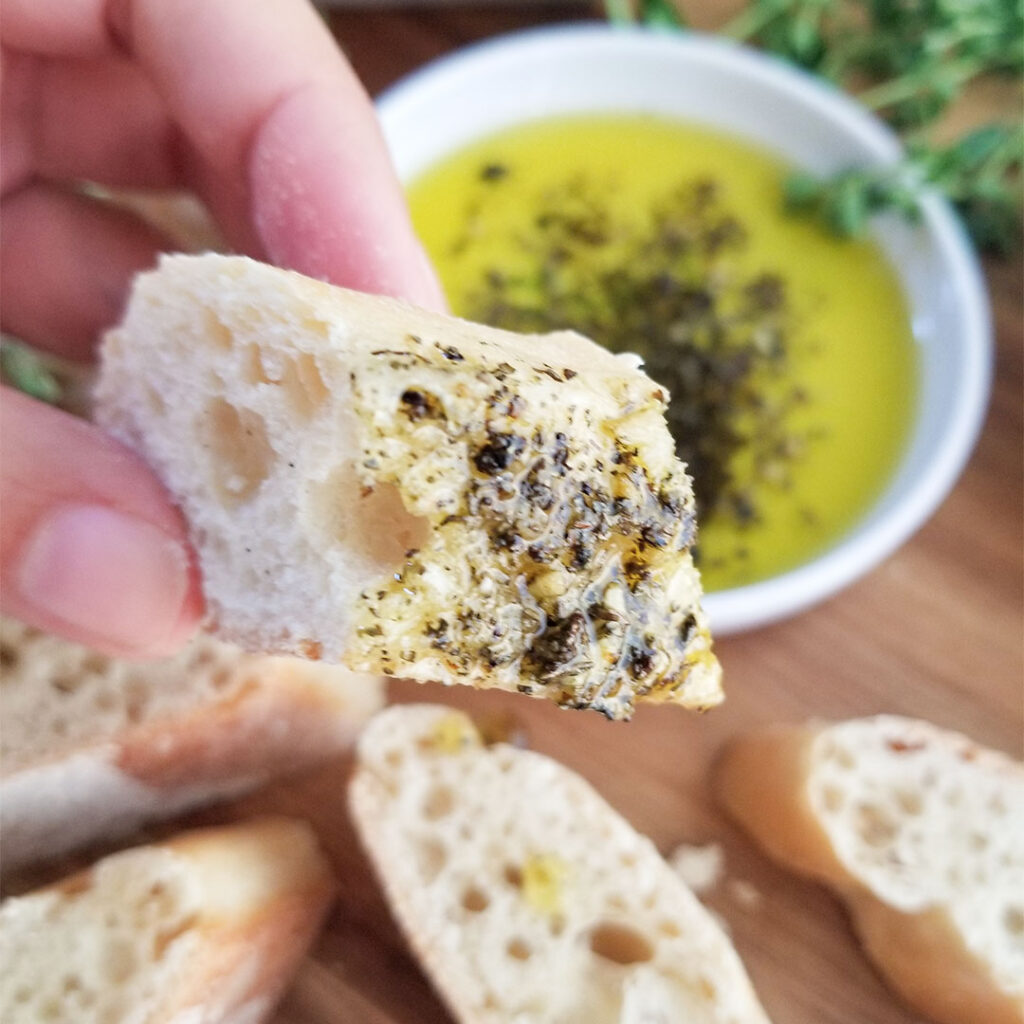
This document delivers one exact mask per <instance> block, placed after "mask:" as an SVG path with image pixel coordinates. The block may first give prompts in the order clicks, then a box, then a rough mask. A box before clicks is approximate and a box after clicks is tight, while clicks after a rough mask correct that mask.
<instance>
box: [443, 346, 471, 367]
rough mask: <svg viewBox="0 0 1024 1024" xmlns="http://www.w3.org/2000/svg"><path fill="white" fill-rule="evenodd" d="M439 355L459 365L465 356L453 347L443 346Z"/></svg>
mask: <svg viewBox="0 0 1024 1024" xmlns="http://www.w3.org/2000/svg"><path fill="white" fill-rule="evenodd" d="M441 355H443V356H444V357H445V359H448V360H451V362H453V363H461V362H462V361H463V359H465V356H464V355H463V354H462V353H461V352H460V351H459V350H458V349H457V348H456V347H455V346H454V345H445V346H444V348H442V349H441Z"/></svg>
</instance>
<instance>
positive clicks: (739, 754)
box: [714, 724, 1024, 1024]
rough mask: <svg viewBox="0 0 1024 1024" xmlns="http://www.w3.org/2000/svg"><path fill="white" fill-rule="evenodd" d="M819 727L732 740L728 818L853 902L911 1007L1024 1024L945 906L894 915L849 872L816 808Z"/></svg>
mask: <svg viewBox="0 0 1024 1024" xmlns="http://www.w3.org/2000/svg"><path fill="white" fill-rule="evenodd" d="M819 731H820V727H815V726H814V725H813V724H812V725H786V726H775V727H770V728H768V729H765V730H762V731H761V732H758V733H753V734H749V735H746V736H740V737H739V738H737V739H735V740H733V741H732V742H731V743H730V744H729V745H728V746H727V748H726V750H725V752H724V754H723V755H722V756H721V757H720V758H719V761H718V763H717V765H716V766H715V771H714V787H715V791H716V794H717V796H718V798H719V800H720V802H721V803H722V805H723V806H724V807H725V809H726V810H727V811H728V812H729V814H730V815H731V816H732V817H733V818H734V819H735V820H736V821H737V822H738V823H739V824H740V825H742V826H743V828H744V829H746V830H747V831H748V832H749V833H750V834H751V835H752V836H753V838H754V839H755V840H756V841H757V843H758V844H759V845H760V846H761V847H762V848H763V849H764V850H765V851H766V852H767V853H768V854H769V855H770V856H771V857H772V858H773V859H774V860H776V861H779V862H780V863H782V864H783V865H785V866H787V867H789V868H791V869H793V870H795V871H797V872H799V873H801V874H805V875H809V876H811V877H812V878H815V879H817V880H818V881H821V882H824V883H825V884H827V885H828V886H830V887H831V888H832V889H834V890H835V891H836V893H837V894H838V895H839V896H840V897H841V898H842V899H843V900H844V901H845V903H846V906H847V908H848V910H849V912H850V915H851V918H852V920H853V924H854V927H855V929H856V931H857V934H858V936H859V938H860V940H861V943H862V944H863V946H864V949H865V952H866V953H867V954H868V956H869V958H870V959H871V960H872V962H873V963H874V965H875V967H876V968H877V970H878V971H879V973H880V974H881V975H883V977H884V978H886V979H887V980H888V982H889V983H890V985H891V986H892V987H893V988H894V989H895V990H896V991H897V992H899V993H900V994H901V995H902V997H903V998H904V999H905V1000H906V1002H907V1003H908V1004H909V1005H911V1006H912V1007H914V1008H915V1009H916V1010H918V1011H920V1012H921V1013H923V1014H925V1015H927V1016H928V1017H931V1018H933V1019H934V1020H936V1021H939V1022H941V1024H964V1022H965V1021H968V1020H984V1021H986V1024H1024V1005H1022V1004H1021V1003H1020V1002H1018V1001H1015V1000H1014V999H1013V997H1012V996H1010V995H1009V994H1007V993H1004V992H1001V991H1000V989H999V988H998V986H997V985H996V983H995V981H994V980H993V978H992V976H991V973H990V972H989V971H988V970H987V968H986V967H985V965H984V964H983V963H982V962H981V961H980V960H979V959H978V958H977V957H976V956H974V954H973V953H971V952H970V950H968V949H967V947H966V946H965V945H964V943H963V941H962V939H961V938H960V936H959V935H958V933H957V931H956V929H955V928H954V927H953V924H952V922H951V921H950V919H949V915H948V914H946V913H945V911H943V910H941V909H939V908H931V909H928V910H923V911H919V912H915V913H906V912H903V911H900V910H897V909H895V908H894V907H892V906H890V905H889V904H888V903H885V902H884V901H882V900H880V899H878V898H877V897H876V896H875V895H874V893H873V892H872V891H871V890H870V889H869V888H867V887H866V886H865V885H864V884H863V883H861V882H860V881H859V879H857V878H856V877H855V876H853V875H851V874H850V872H849V871H847V869H846V868H845V867H844V866H843V864H842V863H841V862H840V860H839V858H838V857H837V856H836V854H835V852H834V851H833V849H832V846H831V844H830V843H829V840H828V836H827V835H826V833H825V831H824V830H823V829H822V828H821V827H820V825H819V823H818V820H817V816H816V815H815V813H814V811H813V808H812V807H811V804H810V799H809V796H808V791H807V778H808V772H809V769H810V766H811V755H812V751H811V747H812V744H813V742H814V740H815V738H816V736H817V735H818V733H819Z"/></svg>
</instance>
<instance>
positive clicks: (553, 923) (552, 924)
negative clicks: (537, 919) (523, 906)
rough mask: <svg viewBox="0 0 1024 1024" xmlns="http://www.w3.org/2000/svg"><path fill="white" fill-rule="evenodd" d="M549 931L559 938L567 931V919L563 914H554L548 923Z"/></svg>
mask: <svg viewBox="0 0 1024 1024" xmlns="http://www.w3.org/2000/svg"><path fill="white" fill-rule="evenodd" d="M548 930H549V931H550V932H551V934H552V935H554V936H555V937H556V938H557V937H558V936H559V935H561V934H562V932H564V931H565V918H564V917H562V915H561V914H553V915H552V916H551V918H550V920H549V921H548Z"/></svg>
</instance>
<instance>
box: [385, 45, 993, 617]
mask: <svg viewBox="0 0 1024 1024" xmlns="http://www.w3.org/2000/svg"><path fill="white" fill-rule="evenodd" d="M378 108H379V113H380V116H381V123H382V125H383V129H384V134H385V137H386V139H387V141H388V144H389V146H390V148H391V152H392V155H393V157H394V160H395V162H396V165H397V168H398V172H399V175H400V176H401V178H402V180H403V181H411V180H413V179H414V178H415V177H416V176H417V175H418V174H420V173H421V172H423V171H424V170H426V169H427V168H429V167H430V166H431V165H433V164H434V163H436V162H437V161H438V160H440V159H441V158H443V157H445V156H447V155H449V154H451V153H453V152H455V151H457V150H459V149H461V148H462V147H464V146H465V145H467V144H469V143H470V142H473V141H475V140H477V139H480V138H482V137H485V136H487V135H490V134H493V133H494V132H496V131H499V130H500V129H502V128H506V127H509V126H511V125H513V124H516V123H519V122H523V121H528V120H533V119H536V118H540V117H547V116H552V115H560V114H573V113H586V112H642V113H647V114H657V115H661V116H664V117H670V118H677V119H682V120H688V121H695V122H703V123H706V124H708V125H710V126H713V127H715V128H717V129H718V130H721V131H726V132H729V133H732V134H734V135H737V136H740V137H743V138H745V139H748V140H750V141H752V142H754V143H757V144H759V145H761V146H763V147H764V148H766V149H768V150H771V151H773V152H775V153H777V154H779V155H780V156H782V157H784V158H785V159H787V160H788V161H789V162H790V163H792V164H794V165H797V166H799V167H803V168H806V169H808V170H811V171H815V172H819V173H827V172H831V171H836V170H839V169H842V168H844V167H847V166H850V165H852V164H864V163H878V162H884V161H891V160H893V159H895V158H896V157H897V156H898V154H899V152H900V146H899V143H898V141H897V140H896V138H895V136H893V134H892V133H891V132H890V131H889V130H888V129H887V128H886V127H885V126H884V125H883V124H882V123H881V122H879V121H878V120H877V119H875V118H874V117H872V116H871V115H870V114H868V113H867V112H866V111H865V110H863V109H862V108H861V107H859V106H857V105H856V104H855V103H854V102H852V101H851V100H849V99H848V98H847V97H845V96H843V95H842V94H841V93H839V92H838V91H836V90H834V89H832V88H831V87H829V86H827V85H825V84H822V83H821V82H819V81H817V80H815V79H813V78H811V77H810V76H809V75H805V74H803V73H801V72H799V71H795V70H793V69H792V68H790V67H788V66H786V65H784V64H783V63H781V62H780V61H777V60H774V59H773V58H770V57H766V56H764V55H761V54H758V53H754V52H752V51H750V50H748V49H746V48H743V47H739V46H736V45H734V44H731V43H728V42H725V41H723V40H720V39H716V38H713V37H708V36H702V35H699V34H694V33H689V34H686V35H665V34H660V33H651V32H645V31H629V30H621V29H609V28H606V27H604V26H586V27H575V26H574V27H564V28H556V29H541V30H534V31H529V32H523V33H517V34H515V35H512V36H506V37H503V38H500V39H497V40H493V41H490V42H487V43H484V44H480V45H478V46H475V47H471V48H469V49H467V50H464V51H461V52H459V53H456V54H454V55H452V56H450V57H446V58H442V59H441V60H439V61H436V62H435V63H434V64H431V65H428V66H427V67H426V68H425V69H423V70H422V71H419V72H417V73H415V74H414V75H412V76H410V77H409V78H407V79H405V80H404V81H403V82H402V83H399V85H397V86H396V87H394V88H393V89H392V90H390V91H389V92H388V93H387V94H385V96H383V97H382V98H381V100H380V102H379V105H378ZM874 233H875V236H876V238H877V240H878V242H879V243H880V245H881V246H882V248H883V250H884V251H885V252H886V254H887V256H888V258H889V260H890V262H891V264H892V266H893V268H894V269H895V271H896V273H897V274H898V276H899V278H900V280H901V282H902V285H903V289H904V292H905V295H906V297H907V301H908V305H909V308H910V312H911V318H912V326H913V333H914V337H915V339H916V342H917V344H918V346H919V365H920V371H921V377H920V388H919V393H918V395H917V403H918V409H917V416H916V421H915V425H914V428H913V431H912V436H911V438H910V441H909V444H908V447H907V450H906V453H905V455H904V457H903V459H902V461H901V463H900V465H899V467H898V469H897V471H896V473H895V474H894V476H893V478H892V480H891V482H890V484H889V486H888V487H887V489H886V490H885V492H884V494H883V495H882V496H881V497H880V498H879V500H878V501H877V502H876V503H875V505H874V506H873V507H872V509H871V510H870V511H869V512H868V514H867V515H866V516H865V517H864V518H863V519H862V520H861V521H860V523H859V524H858V525H857V526H856V527H855V528H854V529H853V530H852V531H851V532H850V533H849V534H847V535H846V536H845V537H844V538H842V539H841V540H840V541H839V542H838V543H837V544H836V545H834V546H833V547H832V548H831V549H830V550H829V551H827V552H826V553H824V554H823V555H821V556H820V557H818V558H817V559H815V560H814V561H812V562H809V563H807V564H806V565H803V566H801V567H799V568H797V569H795V570H793V571H791V572H787V573H784V574H782V575H779V576H776V577H774V578H772V579H770V580H766V581H764V582H762V583H757V584H752V585H750V586H746V587H738V588H735V589H733V590H726V591H721V592H718V593H714V594H710V595H708V596H707V598H706V599H705V605H706V607H707V610H708V614H709V617H710V618H711V622H712V627H713V628H714V630H715V631H716V632H717V633H718V634H720V635H721V634H724V633H728V632H733V631H737V630H741V629H747V628H751V627H754V626H757V625H762V624H764V623H767V622H770V621H772V620H775V619H778V618H781V617H783V616H785V615H788V614H791V613H793V612H795V611H798V610H800V609H802V608H805V607H807V606H809V605H811V604H813V603H814V602H816V601H818V600H821V599H822V598H824V597H826V596H828V595H829V594H831V593H833V592H834V591H836V590H838V589H839V588H840V587H842V586H844V585H846V584H847V583H849V582H851V581H852V580H853V579H855V578H856V577H858V576H860V575H861V574H862V573H864V572H866V571H867V570H868V569H870V568H871V567H873V566H874V565H876V564H877V563H878V562H879V561H880V560H881V559H883V558H884V557H886V556H887V555H888V554H890V553H891V552H892V551H893V550H894V549H895V548H896V547H897V546H898V545H899V544H901V543H902V542H903V541H904V540H905V539H906V538H907V537H908V536H909V535H910V534H911V533H912V532H913V531H914V530H915V529H916V528H917V527H918V526H920V525H921V524H922V523H923V522H924V520H925V519H926V518H927V517H928V516H929V515H930V514H931V513H932V512H933V511H934V509H935V508H936V507H937V506H938V504H939V503H940V502H941V501H942V499H943V498H944V497H945V495H946V493H947V492H948V490H949V489H950V487H951V486H952V485H953V483H954V481H955V480H956V477H957V476H958V475H959V473H960V471H961V469H962V468H963V465H964V462H965V461H966V459H967V456H968V455H969V453H970V450H971V448H972V447H973V444H974V441H975V439H976V437H977V433H978V429H979V427H980V424H981V419H982V416H983V414H984V409H985V405H986V402H987V397H988V388H989V380H990V375H991V348H992V346H991V331H990V326H989V317H988V307H987V301H986V297H985V289H984V284H983V282H982V279H981V276H980V273H979V271H978V268H977V264H976V261H975V259H974V256H973V251H972V250H971V248H970V245H969V243H968V242H967V241H966V240H965V238H964V235H963V232H962V230H961V228H960V226H959V224H958V222H957V221H956V219H955V217H954V216H953V214H952V213H951V211H950V210H949V209H948V208H947V207H946V205H945V204H944V203H943V202H941V201H940V200H938V199H937V198H934V197H933V198H929V199H928V200H927V201H926V203H925V204H924V217H923V220H922V223H921V225H920V226H917V227H911V226H908V225H907V224H906V223H904V222H903V221H900V220H897V219H895V218H893V219H889V218H882V219H880V220H879V221H878V223H877V225H876V227H875V229H874Z"/></svg>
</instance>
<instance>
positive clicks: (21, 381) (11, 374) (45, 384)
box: [0, 337, 64, 405]
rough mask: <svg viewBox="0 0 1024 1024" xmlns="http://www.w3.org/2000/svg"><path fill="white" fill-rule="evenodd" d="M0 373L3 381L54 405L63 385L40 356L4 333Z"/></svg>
mask: <svg viewBox="0 0 1024 1024" xmlns="http://www.w3.org/2000/svg"><path fill="white" fill-rule="evenodd" d="M0 375H2V377H3V380H4V383H5V384H9V385H10V386H11V387H14V388H17V389H18V390H19V391H22V392H24V393H25V394H26V395H30V396H31V397H32V398H37V399H39V401H41V402H48V403H49V404H50V405H57V404H58V403H59V402H60V400H61V397H62V396H63V390H64V389H63V388H62V387H61V385H60V382H59V381H58V380H57V378H56V376H54V374H53V373H51V372H50V370H49V369H48V368H47V367H46V364H45V363H44V361H43V358H42V357H41V356H40V355H38V354H37V353H36V352H34V351H33V350H32V349H30V348H29V347H28V346H27V345H22V344H21V343H20V342H17V341H14V340H12V339H10V338H6V337H5V338H3V339H2V340H0Z"/></svg>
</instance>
